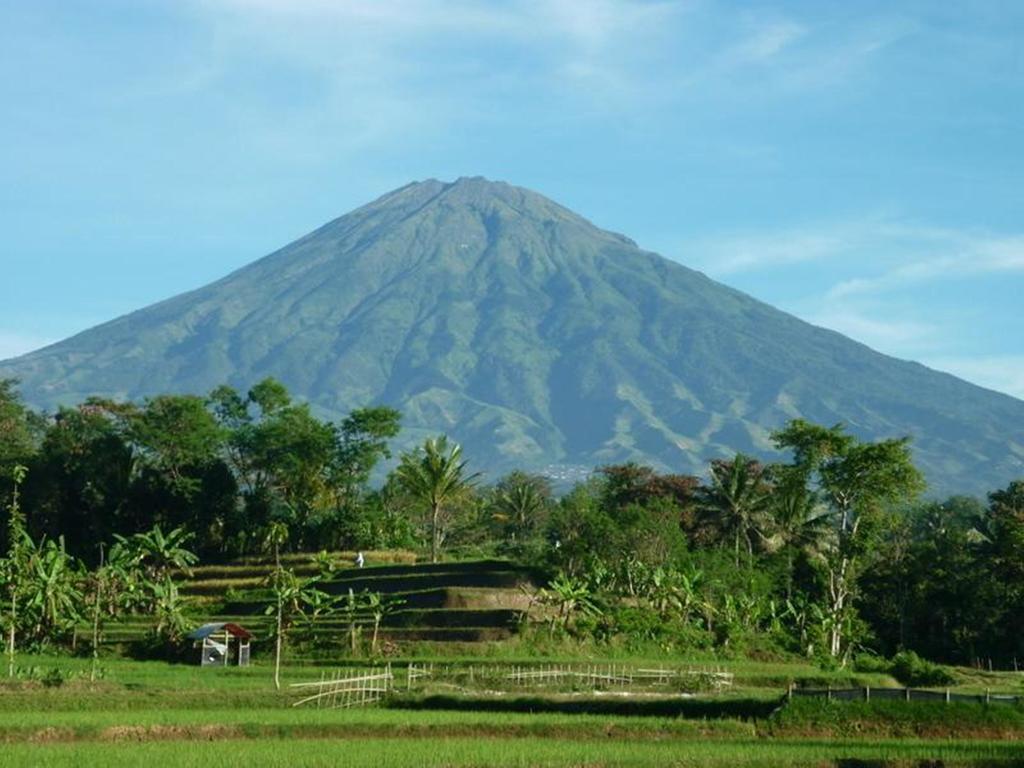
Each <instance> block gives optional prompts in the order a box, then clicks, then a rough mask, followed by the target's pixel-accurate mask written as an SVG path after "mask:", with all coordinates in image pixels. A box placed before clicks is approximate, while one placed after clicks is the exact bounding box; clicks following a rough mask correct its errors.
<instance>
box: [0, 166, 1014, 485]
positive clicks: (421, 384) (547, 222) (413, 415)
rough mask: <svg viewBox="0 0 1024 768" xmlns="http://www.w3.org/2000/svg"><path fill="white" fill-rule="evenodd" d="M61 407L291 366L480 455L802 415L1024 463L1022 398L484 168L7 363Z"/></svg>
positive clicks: (710, 432) (311, 391)
mask: <svg viewBox="0 0 1024 768" xmlns="http://www.w3.org/2000/svg"><path fill="white" fill-rule="evenodd" d="M9 376H15V377H18V378H19V379H21V382H22V391H23V393H24V395H25V398H26V399H27V400H28V402H30V403H32V404H34V405H36V406H42V407H50V408H52V407H54V406H56V405H58V404H62V403H75V402H77V401H80V400H82V399H83V398H85V397H86V396H88V395H93V394H98V395H105V396H112V397H118V398H142V397H145V396H146V395H152V394H156V393H161V392H195V393H205V392H208V391H209V390H211V389H212V388H213V387H215V386H216V385H218V384H221V383H224V382H228V383H231V384H233V385H235V386H237V387H239V388H241V389H245V388H247V387H248V386H249V385H251V384H252V383H253V382H255V381H257V380H258V379H260V378H262V377H264V376H275V377H277V378H279V379H281V380H282V381H283V382H284V383H285V384H287V385H288V387H289V388H290V389H291V390H292V391H293V392H294V393H295V394H297V395H299V396H301V397H304V398H308V399H309V401H311V402H312V403H313V404H314V405H315V406H316V407H317V408H318V409H319V410H320V412H321V413H322V414H323V415H327V416H337V415H340V414H342V413H344V412H347V411H348V410H349V409H351V408H353V407H356V406H361V405H366V404H370V403H382V404H388V405H393V406H395V407H397V408H399V409H401V411H402V412H403V414H404V425H405V430H404V432H403V437H404V440H405V441H406V444H409V443H412V442H413V441H415V440H418V439H419V438H421V437H422V436H423V435H424V434H427V433H437V432H442V431H443V432H447V433H449V434H450V435H452V436H453V437H454V438H455V439H457V440H459V441H460V442H462V443H463V444H464V445H465V447H466V451H467V455H468V456H469V457H471V459H472V460H473V463H474V464H476V465H477V466H478V467H482V468H486V469H489V470H491V471H492V472H499V471H503V470H506V469H508V468H511V467H514V466H518V467H524V468H530V469H541V468H544V467H547V468H548V469H549V471H554V472H555V473H556V474H557V472H558V471H562V472H570V473H571V471H572V469H573V468H574V467H580V468H582V467H592V466H595V465H598V464H602V463H609V462H618V461H625V460H636V461H640V462H646V463H650V464H652V465H655V466H657V467H660V468H662V469H672V470H674V471H682V472H695V473H699V472H702V471H703V469H704V467H705V466H706V461H707V460H708V459H710V458H714V457H716V456H722V455H725V454H728V453H730V452H733V451H737V450H742V451H746V452H751V453H755V454H758V455H764V456H769V455H771V443H770V440H769V432H770V431H771V430H772V429H774V428H776V427H778V426H780V425H782V424H783V423H784V422H785V421H786V420H788V419H790V418H793V417H796V416H802V417H804V418H807V419H810V420H813V421H816V422H821V423H825V424H833V423H836V422H845V423H846V424H847V425H848V426H849V427H850V429H851V430H852V431H853V432H855V433H857V434H859V435H861V436H864V437H875V438H877V437H883V436H898V435H904V434H909V435H912V436H913V438H914V445H915V451H916V455H917V459H918V461H919V463H920V465H921V466H922V467H923V468H924V469H925V471H926V472H927V474H928V476H929V479H930V481H931V483H932V485H933V489H934V490H936V491H939V492H945V491H954V490H955V491H960V492H980V491H983V490H986V489H991V488H994V487H997V486H1000V485H1003V484H1005V483H1006V482H1007V481H1008V480H1010V479H1012V478H1014V477H1019V476H1024V402H1022V401H1020V400H1016V399H1014V398H1011V397H1008V396H1006V395H1001V394H997V393H995V392H991V391H988V390H985V389H982V388H980V387H976V386H973V385H971V384H968V383H966V382H964V381H961V380H959V379H956V378H954V377H953V376H949V375H946V374H943V373H937V372H935V371H932V370H929V369H928V368H925V367H924V366H922V365H918V364H916V363H911V362H904V361H901V360H896V359H893V358H890V357H887V356H885V355H882V354H879V353H877V352H874V351H872V350H871V349H869V348H867V347H865V346H863V345H861V344H858V343H857V342H854V341H851V340H850V339H848V338H845V337H844V336H841V335H840V334H838V333H834V332H832V331H827V330H824V329H821V328H817V327H814V326H812V325H809V324H807V323H804V322H802V321H800V320H798V319H796V318H795V317H792V316H790V315H787V314H785V313H783V312H780V311H778V310H776V309H773V308H772V307H770V306H767V305H766V304H763V303H761V302H759V301H756V300H755V299H753V298H751V297H750V296H747V295H745V294H743V293H740V292H738V291H735V290H732V289H730V288H727V287H726V286H724V285H721V284H719V283H716V282H714V281H713V280H710V279H708V278H707V277H705V276H704V275H702V274H700V273H699V272H695V271H693V270H690V269H687V268H686V267H683V266H681V265H679V264H677V263H675V262H672V261H669V260H667V259H664V258H662V257H661V256H658V255H656V254H653V253H649V252H646V251H643V250H641V249H640V248H638V247H637V245H636V244H635V243H634V242H633V241H631V240H629V239H627V238H625V237H622V236H620V235H616V234H612V233H610V232H606V231H604V230H601V229H598V228H597V227H595V226H594V225H592V224H591V223H590V222H588V221H586V220H585V219H583V218H581V217H580V216H578V215H576V214H575V213H573V212H571V211H569V210H567V209H565V208H563V207H561V206H560V205H557V204H556V203H554V202H552V201H550V200H548V199H547V198H545V197H542V196H541V195H538V194H536V193H533V192H530V191H528V190H524V189H520V188H517V187H513V186H509V185H507V184H503V183H495V182H489V181H486V180H484V179H479V178H474V179H460V180H458V181H456V182H454V183H451V184H445V183H442V182H439V181H434V180H430V181H425V182H421V183H415V184H410V185H408V186H406V187H403V188H401V189H398V190H396V191H394V192H391V193H390V194H387V195H385V196H384V197H382V198H380V199H379V200H376V201H375V202H373V203H370V204H369V205H366V206H364V207H362V208H359V209H358V210H356V211H353V212H352V213H349V214H347V215H345V216H342V217H341V218H339V219H336V220H334V221H332V222H330V223H329V224H327V225H325V226H323V227H321V228H320V229H318V230H316V231H315V232H312V233H311V234H309V235H307V236H305V237H303V238H302V239H300V240H297V241H296V242H294V243H292V244H290V245H288V246H286V247H285V248H282V249H281V250H279V251H277V252H275V253H272V254H271V255H269V256H267V257H265V258H263V259H261V260H259V261H257V262H255V263H253V264H251V265H249V266H247V267H244V268H243V269H240V270H238V271H237V272H234V273H233V274H231V275H228V276H227V277H225V278H223V279H222V280H219V281H217V282H215V283H212V284H210V285H208V286H206V287H203V288H200V289H198V290H195V291H192V292H190V293H186V294H182V295H180V296H176V297H174V298H171V299H168V300H166V301H163V302H161V303H159V304H155V305H153V306H150V307H147V308H145V309H142V310H139V311H137V312H134V313H132V314H130V315H127V316H125V317H121V318H118V319H117V320H113V321H112V322H109V323H106V324H104V325H101V326H98V327H96V328H93V329H91V330H88V331H85V332H84V333H80V334H78V335H77V336H74V337H72V338H70V339H67V340H66V341H62V342H60V343H58V344H54V345H52V346H50V347H47V348H45V349H42V350H39V351H37V352H33V353H31V354H28V355H25V356H23V357H19V358H17V359H14V360H10V361H7V362H4V363H0V377H9Z"/></svg>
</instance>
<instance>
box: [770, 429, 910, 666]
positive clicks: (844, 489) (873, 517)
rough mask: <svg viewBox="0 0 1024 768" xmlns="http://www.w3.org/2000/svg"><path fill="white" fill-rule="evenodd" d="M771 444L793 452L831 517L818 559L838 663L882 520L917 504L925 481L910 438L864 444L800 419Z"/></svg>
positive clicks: (797, 470)
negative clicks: (828, 540)
mask: <svg viewBox="0 0 1024 768" xmlns="http://www.w3.org/2000/svg"><path fill="white" fill-rule="evenodd" d="M773 437H774V440H775V444H776V446H777V447H778V448H780V449H789V450H791V451H792V452H793V469H792V471H793V472H794V473H797V474H798V475H802V477H803V478H804V480H805V483H808V484H812V485H813V486H814V487H816V489H817V490H818V492H819V493H820V494H821V497H822V499H823V500H824V501H825V503H826V504H827V505H828V507H829V510H830V512H831V516H832V525H833V526H834V531H835V537H834V541H833V544H832V545H831V546H830V547H828V548H827V550H826V552H825V560H826V579H827V584H826V593H827V600H828V604H827V605H826V614H827V618H828V627H829V630H828V634H829V637H828V645H829V653H830V654H831V655H832V656H833V657H836V658H840V657H843V658H845V656H846V654H847V653H848V651H849V650H850V648H849V644H848V643H847V642H846V641H847V640H848V628H849V627H850V625H851V623H852V618H853V616H854V607H853V602H854V599H855V597H856V588H857V579H858V577H859V575H860V573H861V570H862V568H863V567H864V563H865V560H866V559H867V557H868V556H869V555H870V553H871V544H872V542H873V540H874V538H875V537H876V536H877V534H878V533H879V530H880V523H881V522H882V517H883V515H884V514H885V512H886V510H887V508H890V507H891V506H892V505H893V504H896V503H898V502H907V501H910V500H912V499H913V498H914V497H916V496H917V494H918V493H920V491H921V490H923V488H924V480H923V478H922V476H921V473H920V472H919V471H918V470H917V468H916V467H915V466H914V463H913V460H912V459H911V455H910V440H909V438H904V439H896V440H882V441H880V442H877V443H865V442H861V441H859V440H858V439H857V438H855V437H853V436H852V435H849V434H847V433H846V431H845V429H844V428H843V426H842V425H836V426H833V427H823V426H820V425H817V424H811V423H809V422H806V421H803V420H800V419H797V420H794V421H792V422H790V423H789V425H787V426H786V427H785V428H784V429H782V430H780V431H778V432H776V433H775V435H774V436H773Z"/></svg>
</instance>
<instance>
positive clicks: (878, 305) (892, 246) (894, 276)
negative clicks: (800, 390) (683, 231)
mask: <svg viewBox="0 0 1024 768" xmlns="http://www.w3.org/2000/svg"><path fill="white" fill-rule="evenodd" d="M683 250H684V251H685V253H686V254H687V257H686V258H684V260H685V261H689V262H691V263H693V262H694V261H695V262H696V265H697V266H698V267H700V268H701V269H704V270H705V271H707V272H709V273H710V274H712V275H713V276H716V277H721V278H723V279H726V280H727V281H728V282H730V283H733V284H736V285H738V286H739V287H743V288H747V289H748V290H751V291H752V292H753V293H755V294H756V295H757V296H758V297H759V298H763V299H765V300H767V301H769V302H771V303H774V304H777V305H778V306H780V307H781V308H783V309H786V310H788V311H790V312H793V313H794V314H796V315H798V316H800V317H802V318H803V319H805V320H807V321H809V322H812V323H814V324H816V325H820V326H822V327H825V328H830V329H833V330H836V331H839V332H840V333H843V334H845V335H847V336H850V337H851V338H854V339H856V340H858V341H861V342H863V343H865V344H867V345H869V346H871V347H873V348H875V349H878V350H880V351H882V352H885V353H888V354H891V355H895V356H897V357H902V358H907V359H914V360H919V361H921V362H924V363H925V364H928V365H931V366H933V367H936V368H939V369H941V370H946V371H949V372H951V373H953V374H955V375H958V376H961V377H962V378H966V379H968V380H970V381H974V382H977V383H978V384H981V385H982V386H987V387H991V388H993V389H997V390H999V391H1002V392H1007V393H1010V394H1014V395H1017V396H1021V394H1022V392H1024V388H1022V386H1021V382H1022V372H1024V366H1022V365H1021V361H1022V360H1024V358H1022V357H1021V356H1019V355H1013V354H1011V355H1006V354H1002V355H998V354H993V352H994V351H995V350H997V349H999V346H998V341H996V340H994V339H993V338H992V333H993V331H994V329H997V328H999V329H1001V330H1000V331H999V332H1000V333H1003V334H1009V335H1011V336H1012V335H1013V334H1016V333H1019V332H1020V329H1021V327H1022V326H1021V317H1020V314H1019V313H1017V312H1015V311H1014V310H1013V309H1012V308H1007V307H1005V306H1003V305H1001V304H1000V303H998V302H997V303H996V304H994V305H993V306H978V305H977V304H976V303H975V302H974V301H973V297H975V296H984V295H991V294H993V293H996V292H1000V291H1004V290H1005V285H1006V278H1009V277H1012V278H1014V279H1016V280H1021V277H1024V235H1022V234H1019V233H1013V232H1011V233H994V232H986V231H978V230H957V229H952V228H948V227H936V226H930V225H927V224H921V223H919V222H915V221H910V220H907V219H904V218H901V217H898V216H895V215H893V214H873V215H869V216H864V217H861V218H858V219H851V220H848V221H839V222H828V223H823V224H820V225H817V226H806V227H802V228H795V229H789V230H782V231H767V232H763V233H747V234H744V235H739V236H725V237H721V238H706V239H704V240H701V241H698V242H693V243H689V244H687V246H686V248H685V249H683ZM926 289H927V294H926V293H925V290H926ZM926 296H927V298H925V297H926Z"/></svg>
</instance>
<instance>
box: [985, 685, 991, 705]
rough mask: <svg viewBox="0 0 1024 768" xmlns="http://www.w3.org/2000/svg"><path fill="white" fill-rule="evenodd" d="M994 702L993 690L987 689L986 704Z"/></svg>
mask: <svg viewBox="0 0 1024 768" xmlns="http://www.w3.org/2000/svg"><path fill="white" fill-rule="evenodd" d="M991 701H992V690H991V689H990V688H986V689H985V703H986V704H988V703H990V702H991Z"/></svg>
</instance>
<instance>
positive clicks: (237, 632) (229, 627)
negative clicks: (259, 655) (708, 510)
mask: <svg viewBox="0 0 1024 768" xmlns="http://www.w3.org/2000/svg"><path fill="white" fill-rule="evenodd" d="M217 632H227V633H228V634H230V635H233V636H234V637H238V638H241V639H242V640H251V639H252V632H250V631H249V630H247V629H245V627H240V626H239V625H238V624H234V623H232V622H230V621H229V622H211V623H210V624H203V626H201V627H198V628H196V629H193V630H192V631H191V632H189V633H188V636H189V637H190V638H191V639H192V640H202V639H203V638H206V637H209V636H210V635H213V634H216V633H217Z"/></svg>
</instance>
